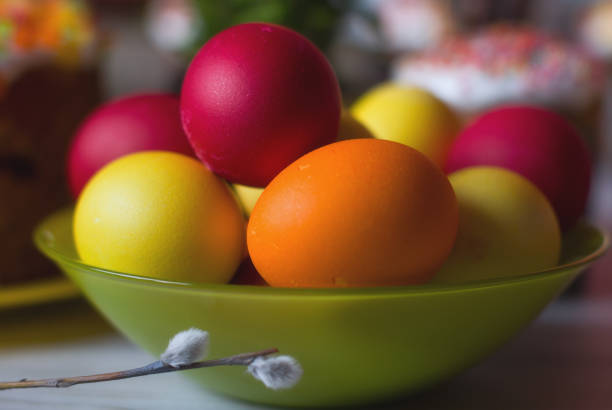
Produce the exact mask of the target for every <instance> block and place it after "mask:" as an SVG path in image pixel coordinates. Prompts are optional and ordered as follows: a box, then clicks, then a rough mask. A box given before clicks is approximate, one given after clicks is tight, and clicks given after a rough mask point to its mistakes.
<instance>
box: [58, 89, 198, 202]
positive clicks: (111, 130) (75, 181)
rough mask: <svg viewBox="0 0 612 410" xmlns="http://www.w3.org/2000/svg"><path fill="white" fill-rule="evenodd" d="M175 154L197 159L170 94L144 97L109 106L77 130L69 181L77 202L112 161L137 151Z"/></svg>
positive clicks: (89, 117) (71, 154)
mask: <svg viewBox="0 0 612 410" xmlns="http://www.w3.org/2000/svg"><path fill="white" fill-rule="evenodd" d="M146 150H161V151H174V152H178V153H181V154H185V155H189V156H194V153H193V149H192V148H191V146H190V145H189V141H187V137H186V136H185V133H184V132H183V128H182V125H181V121H180V115H179V100H178V98H177V97H176V96H174V95H170V94H142V95H133V96H129V97H124V98H121V99H119V100H116V101H112V102H110V103H107V104H105V105H103V106H101V107H99V108H98V109H96V110H95V111H94V112H93V113H91V114H90V115H89V116H88V117H87V118H85V120H84V121H83V123H82V124H81V126H80V128H79V129H78V130H77V133H76V135H75V136H74V139H73V141H72V145H71V146H70V151H69V153H68V180H69V184H70V190H71V191H72V194H73V195H74V197H75V198H76V197H77V196H78V195H79V193H80V192H81V190H82V189H83V187H84V186H85V184H86V183H87V181H89V178H91V177H92V176H93V174H95V173H96V172H97V171H98V170H99V169H100V168H102V167H103V166H104V165H106V164H107V163H109V162H111V161H112V160H114V159H116V158H119V157H121V156H123V155H126V154H130V153H133V152H137V151H146Z"/></svg>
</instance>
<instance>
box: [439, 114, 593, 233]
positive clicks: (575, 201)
mask: <svg viewBox="0 0 612 410" xmlns="http://www.w3.org/2000/svg"><path fill="white" fill-rule="evenodd" d="M476 165H489V166H498V167H503V168H507V169H510V170H512V171H515V172H518V173H519V174H521V175H523V176H524V177H526V178H527V179H529V180H530V181H531V182H533V183H534V184H535V185H536V186H537V187H538V188H539V189H540V190H541V191H542V192H543V193H544V194H545V195H546V197H547V198H548V200H549V201H550V202H551V204H552V206H553V208H554V209H555V211H556V213H557V216H558V218H559V222H560V223H561V228H562V229H564V230H565V229H567V228H569V227H571V226H572V225H574V223H575V222H576V220H577V219H578V218H579V217H580V216H581V215H582V213H583V212H584V209H585V206H586V201H587V197H588V194H589V187H590V181H591V161H590V158H589V153H588V151H587V148H586V144H585V143H584V141H583V140H582V139H581V138H580V136H579V135H578V133H577V132H576V130H575V129H574V128H573V127H572V126H571V124H569V123H568V122H567V121H566V120H565V119H563V118H562V117H561V116H559V115H558V114H556V113H554V112H552V111H549V110H546V109H543V108H536V107H527V106H508V107H502V108H497V109H494V110H491V111H489V112H487V113H485V114H483V115H481V116H480V117H478V118H477V119H476V120H475V121H474V122H473V123H472V124H471V125H469V126H468V127H467V128H466V129H465V130H463V132H461V134H460V135H459V136H458V137H457V139H456V140H455V142H454V143H453V145H452V147H451V150H450V153H449V156H448V161H447V164H446V170H447V171H448V172H453V171H456V170H459V169H461V168H465V167H470V166H476Z"/></svg>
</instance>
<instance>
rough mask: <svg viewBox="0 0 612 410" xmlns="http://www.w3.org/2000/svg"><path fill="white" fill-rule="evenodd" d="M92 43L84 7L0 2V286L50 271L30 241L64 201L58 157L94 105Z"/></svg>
mask: <svg viewBox="0 0 612 410" xmlns="http://www.w3.org/2000/svg"><path fill="white" fill-rule="evenodd" d="M97 41H98V37H97V34H96V31H95V29H94V26H93V21H92V16H91V15H90V13H89V10H88V8H87V7H86V4H85V2H82V1H74V0H72V1H71V0H0V83H1V84H2V93H1V94H0V197H1V198H2V200H1V201H0V238H2V242H1V243H2V246H1V247H0V259H1V260H2V269H0V285H2V284H7V283H14V282H18V281H22V280H28V279H33V278H38V277H44V276H47V275H50V274H53V273H54V272H55V269H54V268H53V267H52V266H51V265H50V264H49V263H48V262H47V261H45V259H43V257H42V256H40V255H39V254H38V252H37V251H36V250H35V249H34V246H33V245H32V243H31V235H32V230H33V229H34V227H35V225H36V223H37V222H39V221H40V220H41V219H42V218H44V217H45V216H46V215H48V214H49V213H50V212H51V211H53V210H56V209H57V208H58V207H60V206H63V205H66V204H67V203H69V201H70V196H69V195H68V190H67V187H66V183H65V176H64V163H65V162H64V156H65V152H66V150H67V146H68V143H69V141H70V139H71V136H72V133H73V132H74V129H75V128H76V126H77V125H78V123H79V122H80V121H81V119H82V118H83V117H84V116H85V114H86V113H87V112H89V111H90V110H91V109H92V108H93V107H94V106H95V105H96V104H97V103H98V100H99V94H100V93H99V89H98V79H97V70H96V61H97V58H96V57H97V51H98V48H99V45H98V43H97Z"/></svg>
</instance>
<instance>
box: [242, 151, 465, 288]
mask: <svg viewBox="0 0 612 410" xmlns="http://www.w3.org/2000/svg"><path fill="white" fill-rule="evenodd" d="M457 215H458V213H457V203H456V199H455V195H454V193H453V190H452V188H451V186H450V184H449V182H448V180H447V178H446V177H445V176H444V174H443V173H442V171H441V170H440V169H439V168H438V167H436V166H435V165H434V164H433V163H432V162H431V161H430V160H428V159H427V158H426V157H425V156H424V155H422V154H421V153H419V152H418V151H416V150H414V149H412V148H410V147H407V146H405V145H402V144H398V143H396V142H391V141H382V140H377V139H355V140H346V141H340V142H336V143H333V144H329V145H326V146H324V147H321V148H319V149H317V150H315V151H312V152H310V153H308V154H306V155H304V156H303V157H301V158H299V159H298V160H296V161H295V162H293V163H292V164H291V165H289V166H288V167H287V168H285V169H284V170H283V171H282V172H281V173H280V174H279V175H278V176H276V177H275V178H274V179H273V180H272V182H270V184H269V185H268V186H267V187H266V188H265V189H264V192H263V193H262V194H261V196H260V197H259V200H258V201H257V204H256V205H255V208H254V209H253V212H252V213H251V217H250V219H249V223H248V227H247V244H248V249H249V254H250V256H251V259H252V260H253V264H254V265H255V267H256V268H257V271H258V272H259V273H260V274H261V276H262V277H263V278H264V279H265V281H266V282H267V283H268V284H270V285H271V286H280V287H354V286H392V285H408V284H416V283H423V282H426V281H428V280H429V279H430V278H431V276H432V275H433V274H434V273H435V271H436V270H437V268H438V267H439V266H440V265H441V264H442V263H443V262H444V260H445V258H446V257H447V256H448V254H449V252H450V251H451V248H452V246H453V243H454V240H455V234H456V230H457V221H458V219H457V218H458V216H457Z"/></svg>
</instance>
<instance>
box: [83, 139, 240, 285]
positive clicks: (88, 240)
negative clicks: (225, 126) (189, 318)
mask: <svg viewBox="0 0 612 410" xmlns="http://www.w3.org/2000/svg"><path fill="white" fill-rule="evenodd" d="M73 229H74V240H75V245H76V249H77V251H78V254H79V256H80V258H81V259H82V260H83V262H85V263H87V264H90V265H93V266H97V267H100V268H104V269H110V270H114V271H118V272H123V273H129V274H135V275H142V276H149V277H154V278H158V279H165V280H175V281H184V282H213V283H226V282H228V281H229V280H230V279H231V277H232V275H233V274H234V272H235V270H236V268H237V267H238V265H239V264H240V261H241V260H242V256H243V250H244V235H245V231H244V220H243V217H242V214H241V212H240V208H239V206H238V204H237V203H236V201H235V199H234V196H233V195H232V193H231V192H230V190H229V188H228V187H227V185H226V184H225V183H224V182H223V181H222V180H221V179H220V178H219V177H217V176H215V175H214V174H213V173H212V172H211V171H209V170H208V169H207V168H206V167H205V166H204V165H202V163H200V162H199V161H198V160H196V159H194V158H190V157H187V156H184V155H181V154H176V153H172V152H164V151H147V152H140V153H135V154H130V155H127V156H123V157H121V158H119V159H117V160H115V161H113V162H111V163H110V164H108V165H106V166H105V167H103V168H102V169H101V170H100V171H99V172H98V173H96V175H94V177H93V178H92V179H91V180H90V181H89V183H88V184H87V185H86V186H85V189H84V190H83V192H82V194H81V196H80V197H79V200H78V202H77V206H76V209H75V213H74V226H73Z"/></svg>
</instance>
